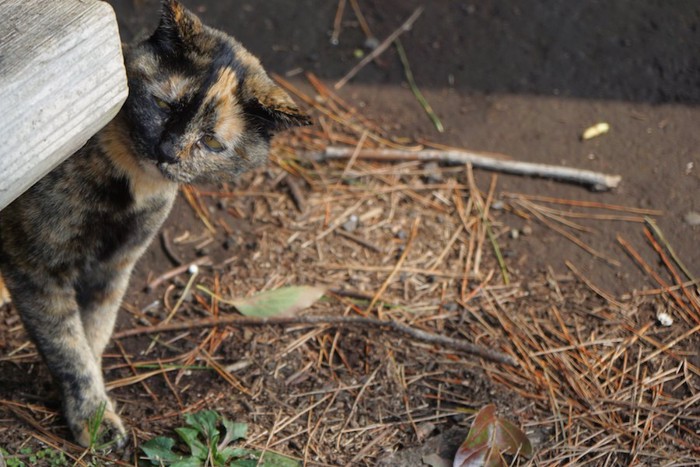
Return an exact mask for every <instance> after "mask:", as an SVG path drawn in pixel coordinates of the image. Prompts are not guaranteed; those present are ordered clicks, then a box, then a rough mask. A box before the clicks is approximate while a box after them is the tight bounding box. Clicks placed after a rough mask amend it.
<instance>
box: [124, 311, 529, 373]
mask: <svg viewBox="0 0 700 467" xmlns="http://www.w3.org/2000/svg"><path fill="white" fill-rule="evenodd" d="M295 324H312V325H317V324H329V325H333V326H353V325H354V326H367V327H371V328H375V329H378V328H381V329H388V330H390V331H394V332H397V333H399V334H404V335H407V336H409V337H411V338H413V339H416V340H419V341H422V342H428V343H430V344H435V345H443V346H446V347H452V348H455V349H458V350H461V351H463V352H466V353H468V354H471V355H476V356H478V357H481V358H483V359H485V360H489V361H492V362H498V363H504V364H506V365H511V366H518V362H517V361H516V360H515V359H514V358H513V357H511V356H510V355H506V354H504V353H502V352H498V351H495V350H491V349H487V348H485V347H482V346H479V345H476V344H472V343H470V342H466V341H464V340H462V339H454V338H451V337H446V336H440V335H437V334H432V333H429V332H426V331H422V330H420V329H416V328H413V327H411V326H407V325H405V324H402V323H399V322H397V321H386V320H380V319H376V318H369V317H364V316H291V317H287V316H275V317H270V318H251V317H246V316H238V315H230V316H222V317H214V318H204V319H200V320H188V321H183V322H178V323H170V324H164V325H163V324H161V325H156V326H142V327H137V328H132V329H127V330H124V331H121V332H117V333H115V334H114V338H115V339H123V338H125V337H133V336H139V335H143V334H153V333H157V332H172V331H182V330H186V329H195V328H206V327H214V326H222V325H229V326H265V325H277V326H288V325H295Z"/></svg>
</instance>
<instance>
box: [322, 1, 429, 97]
mask: <svg viewBox="0 0 700 467" xmlns="http://www.w3.org/2000/svg"><path fill="white" fill-rule="evenodd" d="M421 13H423V8H422V7H420V8H417V9H416V11H414V12H413V14H412V15H411V16H409V17H408V19H407V20H406V21H405V22H404V23H403V24H402V25H401V26H399V28H398V29H397V30H396V31H394V32H392V33H391V34H390V35H389V37H387V38H386V39H384V42H382V43H381V44H379V45H378V46H377V48H376V49H374V50H373V51H372V52H370V53H368V54H367V55H366V56H365V58H363V59H362V60H361V61H360V63H358V64H357V65H355V66H354V67H353V68H352V70H350V71H348V73H347V74H346V75H345V76H343V77H342V78H341V79H340V80H339V81H338V82H337V83H335V86H334V87H335V89H336V90H338V89H340V88H342V87H343V86H345V84H346V83H347V82H348V81H350V80H351V79H352V77H353V76H355V75H356V74H357V72H358V71H360V70H361V69H362V68H364V67H365V65H367V64H368V63H369V62H371V61H372V60H374V59H375V58H376V57H377V56H379V55H380V54H381V53H382V52H384V51H385V50H386V49H387V48H388V47H389V46H390V45H391V43H392V42H394V40H395V39H396V38H397V37H399V36H400V35H401V34H402V33H404V32H406V31H408V30H409V29H411V26H413V23H414V22H415V21H416V20H417V19H418V17H419V16H420V15H421Z"/></svg>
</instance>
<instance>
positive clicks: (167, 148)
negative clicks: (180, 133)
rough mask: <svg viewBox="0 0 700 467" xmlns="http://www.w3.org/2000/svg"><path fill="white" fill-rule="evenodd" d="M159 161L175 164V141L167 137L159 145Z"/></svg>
mask: <svg viewBox="0 0 700 467" xmlns="http://www.w3.org/2000/svg"><path fill="white" fill-rule="evenodd" d="M158 162H167V163H168V164H174V163H175V162H177V147H176V145H175V141H173V140H172V139H170V138H168V137H165V138H163V139H162V140H161V142H160V144H159V145H158Z"/></svg>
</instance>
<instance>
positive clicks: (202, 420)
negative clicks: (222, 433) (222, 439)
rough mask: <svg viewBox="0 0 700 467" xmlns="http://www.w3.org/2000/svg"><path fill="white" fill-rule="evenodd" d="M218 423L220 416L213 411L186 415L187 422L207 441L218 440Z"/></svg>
mask: <svg viewBox="0 0 700 467" xmlns="http://www.w3.org/2000/svg"><path fill="white" fill-rule="evenodd" d="M218 421H219V414H217V413H216V412H214V411H213V410H202V411H201V412H197V413H194V414H187V415H185V422H186V423H187V424H188V425H190V426H191V427H192V428H195V429H196V430H198V431H199V432H200V433H201V434H202V435H203V436H204V437H205V438H206V439H207V440H212V439H214V438H218V436H219V430H217V428H216V425H217V423H218Z"/></svg>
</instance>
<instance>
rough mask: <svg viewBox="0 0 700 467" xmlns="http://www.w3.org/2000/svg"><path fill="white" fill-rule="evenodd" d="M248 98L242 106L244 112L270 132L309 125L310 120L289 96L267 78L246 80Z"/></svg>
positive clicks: (258, 77)
mask: <svg viewBox="0 0 700 467" xmlns="http://www.w3.org/2000/svg"><path fill="white" fill-rule="evenodd" d="M246 87H247V91H248V92H247V94H248V95H249V96H250V98H249V99H248V100H247V102H246V103H245V104H244V109H245V112H246V113H247V114H248V115H249V116H251V117H254V118H255V120H256V121H258V122H260V123H263V124H264V125H265V126H266V129H267V130H269V131H271V132H273V133H274V132H277V131H282V130H286V129H289V128H292V127H296V126H305V125H310V124H311V118H309V116H308V115H306V113H304V112H303V111H301V110H299V107H297V105H296V104H295V103H294V101H293V100H292V98H291V97H289V94H287V93H286V92H285V91H283V90H282V89H281V88H280V87H279V86H277V85H276V84H275V83H273V82H272V80H271V79H270V78H268V77H267V76H256V77H254V78H252V79H247V80H246Z"/></svg>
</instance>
